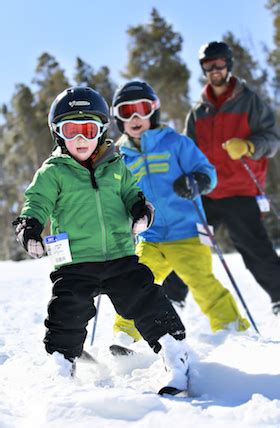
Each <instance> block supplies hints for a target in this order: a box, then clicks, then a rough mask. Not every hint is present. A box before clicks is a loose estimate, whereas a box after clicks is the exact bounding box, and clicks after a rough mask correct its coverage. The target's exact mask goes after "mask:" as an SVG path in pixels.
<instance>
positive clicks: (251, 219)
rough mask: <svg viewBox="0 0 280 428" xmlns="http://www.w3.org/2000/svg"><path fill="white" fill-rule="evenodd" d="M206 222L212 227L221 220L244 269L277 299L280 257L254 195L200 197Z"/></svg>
mask: <svg viewBox="0 0 280 428" xmlns="http://www.w3.org/2000/svg"><path fill="white" fill-rule="evenodd" d="M202 199H203V205H204V209H205V212H206V216H207V221H208V223H209V224H211V225H212V226H214V229H215V228H217V227H218V226H219V225H221V224H224V225H225V226H226V227H227V229H228V232H229V235H230V238H231V239H232V242H233V244H234V246H235V248H236V250H237V251H239V253H240V254H241V256H242V258H243V260H244V263H245V265H246V267H247V269H249V270H250V272H251V273H252V275H253V276H254V278H255V279H256V281H257V282H258V283H259V284H260V285H261V287H262V288H263V289H264V290H265V291H266V292H267V293H268V294H269V296H270V298H271V301H272V302H277V301H280V258H279V257H278V255H277V253H276V252H275V250H274V249H273V246H272V243H271V241H270V239H269V237H268V234H267V232H266V229H265V227H264V224H263V222H262V219H261V212H260V209H259V206H258V203H257V201H256V198H255V197H253V196H235V197H231V198H223V199H210V198H207V197H205V196H204V197H203V198H202Z"/></svg>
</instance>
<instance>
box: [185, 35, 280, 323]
mask: <svg viewBox="0 0 280 428" xmlns="http://www.w3.org/2000/svg"><path fill="white" fill-rule="evenodd" d="M199 61H200V64H201V67H202V70H203V73H204V75H205V77H206V79H207V84H206V86H205V87H204V89H203V92H202V99H201V101H200V102H199V103H198V104H197V105H196V106H195V107H194V108H193V109H192V110H191V111H190V113H189V114H188V116H187V119H186V130H185V132H186V134H187V135H188V136H189V137H191V138H192V139H193V140H194V141H195V142H196V144H197V145H198V146H199V148H200V149H201V150H202V151H203V152H204V154H205V155H206V156H207V157H208V159H209V161H210V162H211V163H212V164H214V165H215V167H216V170H217V175H218V185H217V186H216V187H215V189H214V190H213V191H212V192H211V193H208V194H207V196H205V197H203V204H204V207H205V211H206V215H207V219H208V222H209V223H210V224H212V225H213V226H214V228H216V227H218V226H219V225H220V224H224V225H225V226H226V227H227V229H228V231H229V235H230V237H231V239H232V241H233V244H234V246H235V248H236V249H237V250H238V251H239V252H240V254H241V256H242V257H243V260H244V263H245V265H246V267H247V268H248V269H249V270H250V271H251V273H252V274H253V276H254V277H255V279H256V281H257V282H258V283H259V284H260V285H261V286H262V287H263V289H264V290H265V291H266V292H267V293H268V294H269V296H270V298H271V301H272V310H273V312H274V314H275V315H277V314H278V316H280V258H279V257H278V256H277V254H276V252H275V251H274V249H273V246H272V243H271V241H270V239H269V237H268V235H267V232H266V230H265V227H264V224H263V222H262V219H261V212H260V208H259V205H258V203H257V200H256V196H257V195H258V194H259V191H258V189H257V187H256V185H255V183H254V181H253V180H252V178H251V177H250V176H249V174H248V172H247V171H246V169H245V167H244V165H243V163H242V162H241V159H242V158H243V157H244V158H245V160H246V162H247V163H248V165H249V166H250V168H251V169H252V171H253V172H254V174H255V176H256V177H257V179H258V180H259V182H260V183H261V184H262V186H264V184H265V178H266V172H267V165H268V159H267V158H268V157H272V156H274V155H275V153H276V151H277V150H278V149H279V147H280V135H279V132H278V130H277V129H276V125H275V118H274V116H273V113H272V111H271V109H270V108H269V106H268V105H267V104H266V103H265V102H263V101H262V100H261V99H260V97H259V96H258V95H257V94H256V93H255V92H253V91H252V90H251V89H249V88H248V86H247V85H246V83H245V82H244V81H241V80H239V79H238V78H237V77H235V76H232V75H231V69H232V64H233V56H232V51H231V49H230V47H229V46H228V45H227V44H226V43H224V42H211V43H209V44H206V45H203V46H202V47H201V49H200V51H199Z"/></svg>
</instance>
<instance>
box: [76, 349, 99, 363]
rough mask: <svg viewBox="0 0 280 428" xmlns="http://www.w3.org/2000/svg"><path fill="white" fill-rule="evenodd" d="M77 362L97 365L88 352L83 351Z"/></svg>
mask: <svg viewBox="0 0 280 428" xmlns="http://www.w3.org/2000/svg"><path fill="white" fill-rule="evenodd" d="M79 360H80V361H83V362H85V363H94V364H98V361H97V360H96V359H95V358H94V357H93V356H92V355H91V354H90V353H89V352H87V351H85V350H83V352H82V355H81V356H80V357H79Z"/></svg>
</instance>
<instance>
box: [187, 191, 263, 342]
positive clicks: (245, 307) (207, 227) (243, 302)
mask: <svg viewBox="0 0 280 428" xmlns="http://www.w3.org/2000/svg"><path fill="white" fill-rule="evenodd" d="M192 202H193V204H194V207H195V209H196V211H197V214H198V216H199V219H200V221H201V223H202V225H203V227H204V229H205V230H206V232H207V235H208V237H209V239H210V241H211V243H212V245H213V247H214V248H215V250H216V252H217V254H218V256H219V259H220V261H221V262H222V265H223V267H224V269H225V271H226V273H227V274H228V277H229V279H230V281H231V283H232V286H233V288H234V289H235V291H236V293H237V295H238V297H239V299H240V301H241V303H242V305H243V307H244V309H245V311H246V313H247V315H248V318H249V320H250V321H251V324H252V326H253V327H254V329H255V331H256V332H257V333H258V334H260V332H259V330H258V328H257V326H256V324H255V321H254V320H253V318H252V316H251V314H250V311H249V309H248V306H247V305H246V303H245V300H244V299H243V297H242V294H241V293H240V290H239V288H238V286H237V284H236V282H235V280H234V278H233V276H232V274H231V271H230V269H229V267H228V265H227V263H226V261H225V259H224V256H223V253H222V251H221V249H220V247H219V246H218V244H217V241H216V239H215V238H214V235H213V234H212V232H211V230H210V228H209V226H208V224H207V222H206V221H205V220H204V217H203V215H202V213H201V210H200V209H199V206H198V204H197V202H196V201H195V200H194V199H193V201H192Z"/></svg>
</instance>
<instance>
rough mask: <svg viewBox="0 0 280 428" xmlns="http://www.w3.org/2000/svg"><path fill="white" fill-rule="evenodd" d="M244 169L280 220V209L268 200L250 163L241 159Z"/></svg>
mask: <svg viewBox="0 0 280 428" xmlns="http://www.w3.org/2000/svg"><path fill="white" fill-rule="evenodd" d="M240 160H241V162H242V164H243V166H244V168H245V169H246V171H247V172H248V174H249V175H250V177H251V179H252V180H253V182H254V183H255V185H256V187H257V189H258V190H259V192H260V194H261V195H262V196H264V197H265V198H266V199H267V200H268V202H269V205H270V206H271V209H272V211H273V212H274V214H275V215H276V217H277V219H278V220H280V212H279V210H278V208H277V207H276V206H275V204H274V203H273V202H272V201H271V199H269V198H268V196H267V194H266V193H265V191H264V188H263V187H262V185H261V183H260V182H259V180H258V179H257V177H256V176H255V174H254V173H253V171H252V169H251V168H250V166H249V165H248V162H247V161H246V159H244V158H241V159H240Z"/></svg>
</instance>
